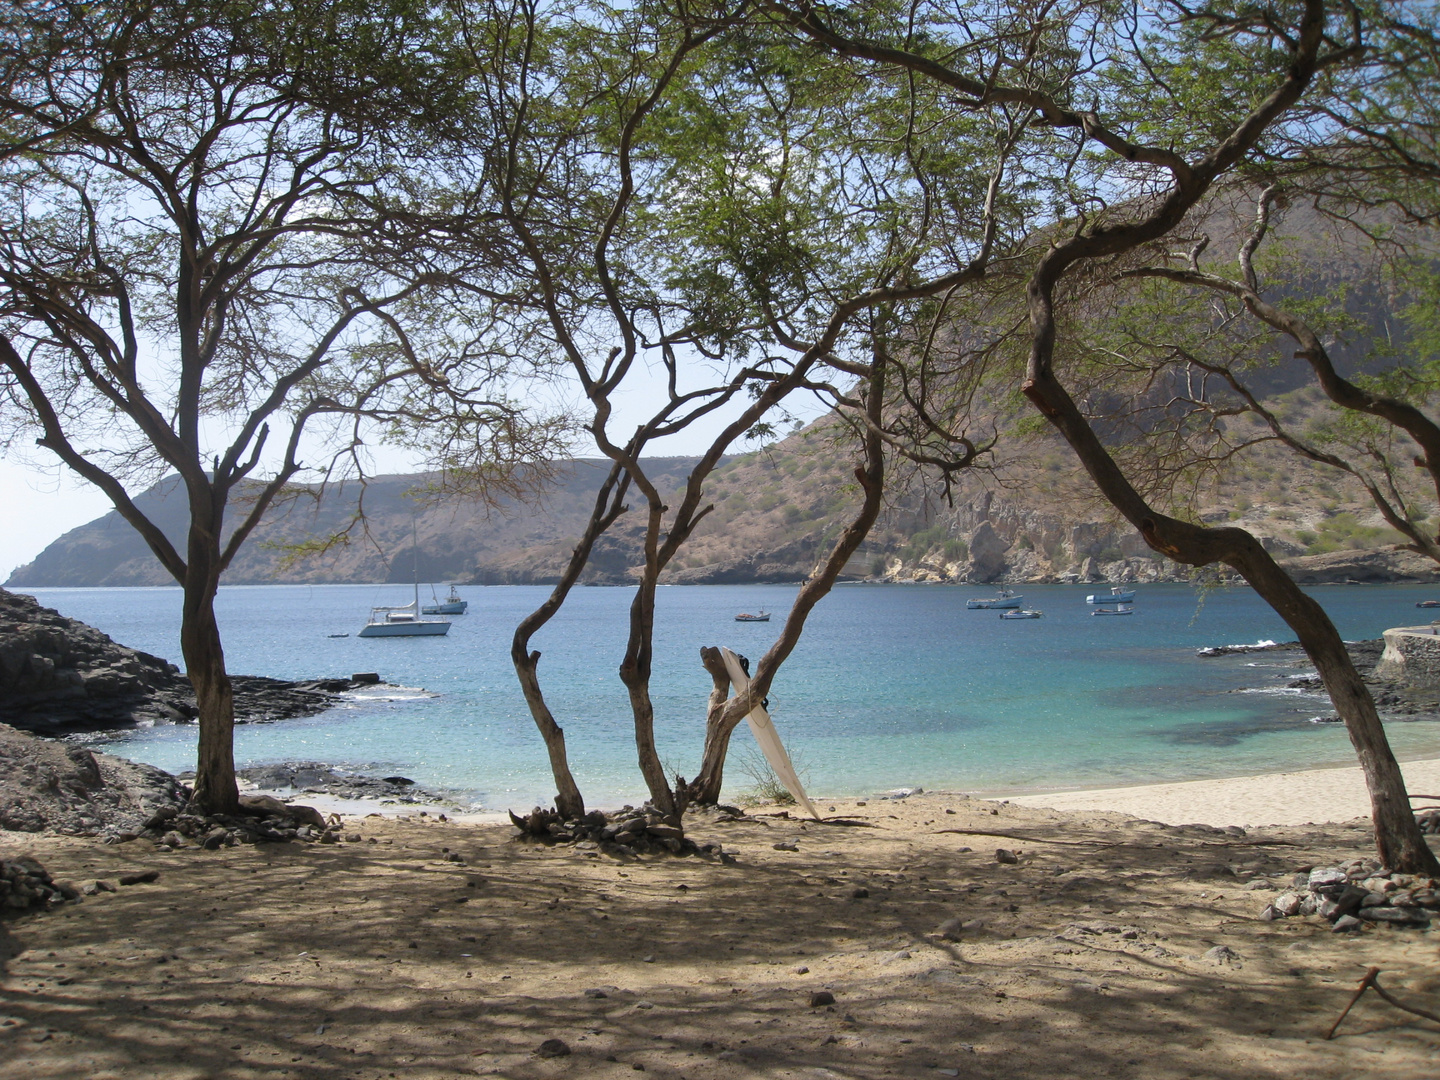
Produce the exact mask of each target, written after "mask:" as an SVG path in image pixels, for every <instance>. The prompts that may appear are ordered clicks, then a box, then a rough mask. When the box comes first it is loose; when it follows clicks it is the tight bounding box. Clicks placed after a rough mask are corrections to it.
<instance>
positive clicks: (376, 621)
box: [359, 518, 450, 637]
mask: <svg viewBox="0 0 1440 1080" xmlns="http://www.w3.org/2000/svg"><path fill="white" fill-rule="evenodd" d="M410 532H411V536H412V537H413V540H414V551H415V565H414V570H413V575H412V576H413V578H414V584H415V599H414V600H413V601H412V602H411V603H408V604H405V605H403V606H399V607H372V608H371V609H370V621H369V622H367V623H366V624H365V628H364V629H363V630H361V631H360V635H359V636H360V637H436V636H439V635H441V634H448V633H449V632H450V620H449V619H422V618H421V617H420V534H419V532H418V531H417V529H416V526H415V519H414V518H411V519H410Z"/></svg>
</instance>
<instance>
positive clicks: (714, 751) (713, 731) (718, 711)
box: [689, 645, 735, 806]
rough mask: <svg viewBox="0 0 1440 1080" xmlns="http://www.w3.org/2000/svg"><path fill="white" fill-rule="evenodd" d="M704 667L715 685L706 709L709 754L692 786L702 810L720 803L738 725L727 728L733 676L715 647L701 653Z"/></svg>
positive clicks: (693, 794) (705, 757)
mask: <svg viewBox="0 0 1440 1080" xmlns="http://www.w3.org/2000/svg"><path fill="white" fill-rule="evenodd" d="M700 663H701V664H702V665H703V666H704V668H705V670H706V671H708V672H709V673H710V678H711V680H712V681H713V682H714V686H713V688H712V689H711V690H710V701H709V704H708V705H707V706H706V708H705V751H704V753H703V754H702V755H701V758H700V773H699V775H698V776H696V777H695V779H694V780H692V781H691V782H690V790H689V795H690V801H691V802H692V803H695V804H696V805H699V806H714V805H715V804H716V803H718V802H719V801H720V787H721V785H722V784H723V782H724V779H725V755H726V754H727V753H728V752H729V750H730V734H731V732H733V731H734V730H735V725H734V724H731V725H729V726H728V727H727V726H726V725H725V723H724V722H723V721H724V718H725V702H726V700H727V699H728V698H729V697H730V673H729V672H728V671H726V670H725V661H724V660H723V659H721V657H720V650H719V649H717V648H715V646H713V645H706V646H704V647H702V648H701V649H700Z"/></svg>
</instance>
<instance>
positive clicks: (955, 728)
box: [34, 585, 1440, 808]
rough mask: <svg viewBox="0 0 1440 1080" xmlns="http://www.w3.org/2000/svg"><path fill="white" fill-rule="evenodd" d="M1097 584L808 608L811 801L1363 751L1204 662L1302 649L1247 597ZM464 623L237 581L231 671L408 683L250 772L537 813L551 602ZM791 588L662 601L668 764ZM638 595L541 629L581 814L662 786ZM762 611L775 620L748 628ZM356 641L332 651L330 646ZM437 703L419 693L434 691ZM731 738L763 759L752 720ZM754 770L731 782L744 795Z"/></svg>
mask: <svg viewBox="0 0 1440 1080" xmlns="http://www.w3.org/2000/svg"><path fill="white" fill-rule="evenodd" d="M1095 588H1096V586H1063V585H1051V586H1030V587H1028V588H1026V589H1025V590H1023V591H1024V594H1025V599H1026V606H1027V607H1038V608H1040V609H1042V610H1044V612H1045V618H1043V619H1039V620H1033V621H1011V622H1005V621H1001V620H1000V619H999V618H998V617H997V614H996V613H995V612H993V611H969V610H966V608H965V601H966V599H967V598H969V597H972V596H977V595H988V594H989V592H990V591H989V590H987V589H986V588H984V587H978V588H970V587H936V586H904V585H864V586H841V587H839V588H837V589H836V590H835V591H834V593H832V594H831V596H829V597H828V598H826V599H825V600H824V601H823V602H822V603H821V605H820V607H819V608H818V609H817V610H816V612H815V614H814V615H813V617H812V618H811V621H810V625H809V628H808V629H807V631H806V634H805V636H804V638H803V639H802V641H801V644H800V646H799V648H798V649H797V650H796V652H795V654H794V655H793V656H792V658H791V659H790V660H789V662H788V663H787V664H786V666H785V668H784V669H783V670H782V672H781V674H780V677H779V679H778V680H777V681H776V683H775V686H774V688H773V690H772V691H771V695H770V697H771V711H772V713H773V715H774V718H775V723H776V726H777V727H778V729H779V731H780V734H781V737H782V738H783V739H784V740H785V742H786V744H787V746H788V747H789V748H790V749H791V752H792V754H793V756H794V757H795V758H796V760H797V763H798V764H799V765H800V767H801V769H802V771H803V772H804V773H805V774H806V779H807V782H808V785H809V786H810V787H811V789H812V790H815V791H817V792H822V793H825V794H830V795H846V794H861V793H868V792H874V791H878V790H883V789H886V788H892V787H898V786H902V785H907V786H908V785H921V786H924V787H936V788H951V789H960V790H967V791H1007V792H1013V791H1023V790H1044V789H1055V788H1067V787H1094V786H1110V785H1119V784H1130V783H1145V782H1151V781H1161V780H1176V779H1191V778H1197V777H1211V776H1234V775H1245V774H1249V773H1256V772H1267V771H1275V770H1281V769H1292V768H1306V767H1313V766H1319V765H1327V764H1345V763H1351V762H1353V760H1354V757H1353V754H1352V752H1351V749H1350V746H1349V742H1348V740H1347V739H1346V736H1345V732H1344V729H1343V727H1341V726H1340V725H1338V724H1315V723H1310V722H1308V720H1309V718H1310V717H1313V716H1317V715H1322V714H1328V713H1329V712H1330V708H1329V702H1328V700H1326V699H1325V698H1324V696H1323V695H1317V694H1308V693H1298V692H1295V691H1286V690H1285V689H1284V688H1283V687H1284V680H1285V679H1287V678H1290V677H1293V676H1294V675H1295V674H1296V673H1297V672H1296V669H1294V668H1293V667H1278V666H1276V665H1275V662H1274V661H1273V660H1267V657H1266V656H1265V654H1259V655H1250V656H1243V655H1242V656H1232V657H1224V658H1219V659H1200V658H1197V657H1196V656H1195V650H1196V648H1197V647H1201V646H1206V645H1216V644H1233V643H1250V642H1255V641H1256V640H1259V639H1274V640H1278V641H1285V640H1290V639H1291V638H1292V637H1293V635H1292V634H1290V633H1288V632H1287V628H1286V627H1285V626H1284V624H1283V623H1282V622H1281V621H1280V619H1279V618H1278V617H1277V616H1275V615H1274V614H1273V613H1272V612H1271V611H1270V610H1269V608H1267V607H1266V606H1265V605H1264V604H1263V602H1261V601H1260V600H1259V599H1258V598H1257V597H1256V596H1255V595H1254V594H1253V593H1252V592H1250V591H1249V590H1248V589H1243V588H1242V589H1219V590H1212V591H1209V592H1206V593H1204V594H1203V595H1202V594H1200V593H1198V592H1197V591H1196V590H1195V589H1193V588H1191V587H1189V586H1186V585H1159V586H1154V585H1152V586H1142V587H1141V588H1140V594H1139V597H1138V599H1137V602H1136V609H1137V613H1136V614H1135V615H1134V616H1133V617H1131V618H1122V619H1105V618H1098V619H1097V618H1092V617H1091V616H1090V613H1089V609H1088V608H1087V607H1086V605H1085V602H1084V599H1085V594H1086V593H1087V592H1090V591H1094V589H1095ZM462 591H463V592H464V593H465V595H466V596H467V597H468V598H469V600H470V610H469V613H468V614H466V615H463V616H456V617H455V618H454V626H453V628H452V630H451V632H450V634H449V635H448V636H447V637H443V638H416V639H403V638H389V639H385V638H382V639H364V638H358V637H355V636H354V633H355V631H357V630H359V628H360V627H361V625H363V623H364V619H365V616H366V614H367V611H368V609H369V607H370V605H371V604H378V603H404V602H406V601H407V600H408V599H409V596H408V590H406V589H404V588H401V587H396V586H372V585H336V586H264V587H242V588H227V589H223V590H221V593H220V597H219V600H218V604H217V607H218V611H219V618H220V624H221V630H222V633H223V635H224V639H225V644H226V658H227V662H228V664H229V667H230V670H231V671H235V672H243V673H246V674H255V675H272V676H277V677H281V678H296V679H299V678H314V677H323V676H337V675H348V674H350V673H351V672H356V671H378V672H379V673H380V674H381V675H382V676H383V677H384V678H385V679H386V680H388V681H389V682H392V683H396V684H400V685H401V686H404V687H407V688H410V689H408V690H406V691H404V692H402V693H399V694H394V695H388V696H384V695H382V696H381V697H379V698H362V699H357V700H355V701H352V702H349V703H347V705H346V706H344V707H342V708H339V709H335V710H332V711H330V712H327V713H325V714H322V715H321V716H317V717H312V718H310V719H307V720H298V721H286V722H282V723H276V724H263V725H247V726H245V727H242V728H240V729H238V730H237V733H236V755H237V759H238V760H239V761H240V762H241V763H242V764H262V763H265V762H273V761H285V760H319V761H327V762H331V763H334V764H338V765H346V766H352V767H361V768H366V769H369V768H379V769H383V770H384V771H385V772H387V773H389V772H399V773H403V774H404V775H406V776H409V777H412V778H413V779H415V780H416V781H418V782H420V783H422V784H426V785H429V786H434V787H439V788H444V789H447V790H450V791H454V792H457V793H460V794H461V795H463V796H464V797H465V798H466V799H469V800H472V801H474V802H475V803H477V804H479V805H483V806H487V807H495V808H499V807H505V806H511V807H528V806H530V805H532V804H534V803H535V802H539V801H544V800H546V799H548V797H549V795H550V792H551V790H552V789H551V787H550V784H549V779H548V770H547V766H546V761H545V756H544V752H543V747H542V745H541V743H540V740H539V736H538V734H537V733H536V731H535V728H534V725H533V723H532V721H531V720H530V717H529V713H528V712H527V711H526V709H525V705H524V702H523V699H522V698H521V696H520V692H519V689H518V687H517V685H516V682H515V674H514V671H513V669H512V668H511V666H510V660H509V643H510V637H511V634H512V632H513V629H514V626H515V624H516V622H517V621H518V620H519V619H520V618H521V617H522V616H523V615H525V614H526V613H528V612H529V611H530V610H531V609H532V608H533V607H534V606H535V605H536V604H538V603H539V602H540V601H541V600H542V599H543V597H544V596H545V595H546V594H547V591H548V590H546V589H543V588H539V587H527V586H509V587H495V588H478V587H477V588H470V589H464V590H462ZM794 592H795V588H794V587H793V586H768V585H755V586H675V587H670V588H662V589H661V590H660V592H659V596H658V611H657V631H656V655H655V677H654V686H653V694H654V699H655V704H656V709H657V714H658V715H657V723H656V737H657V741H658V743H659V746H660V750H661V755H662V758H663V759H664V760H665V761H666V762H667V763H668V764H669V766H670V767H671V769H672V770H673V771H678V772H680V773H681V774H683V775H685V776H692V775H693V774H694V772H695V769H696V763H697V762H698V760H699V756H700V746H701V740H702V738H703V733H704V716H705V701H706V695H707V694H708V692H709V686H710V680H709V677H708V676H707V675H706V674H705V673H704V671H703V670H702V669H701V667H700V664H699V659H698V649H699V648H700V646H702V645H728V646H730V647H732V648H734V649H735V650H736V651H738V652H741V653H743V654H746V655H748V656H750V657H752V658H758V657H759V655H760V654H761V653H763V652H764V650H765V649H766V648H767V647H768V646H769V644H770V643H771V641H772V640H773V639H774V637H775V634H776V633H777V632H778V630H779V627H780V623H779V621H778V620H779V619H780V618H781V617H782V615H783V613H784V612H785V611H786V610H787V608H788V606H789V603H790V600H791V598H792V597H793V596H794ZM1311 592H1312V595H1314V596H1315V597H1316V598H1317V599H1319V600H1320V602H1321V603H1323V604H1324V605H1325V607H1326V609H1327V610H1328V611H1329V612H1330V614H1331V616H1332V618H1334V619H1335V621H1336V624H1337V625H1338V626H1339V628H1340V631H1341V633H1342V634H1343V635H1344V636H1345V637H1347V638H1350V639H1358V638H1369V637H1378V636H1379V634H1380V632H1381V630H1383V629H1384V628H1386V627H1389V626H1397V625H1407V624H1411V623H1414V622H1417V621H1419V618H1418V616H1419V613H1417V612H1416V610H1415V608H1414V603H1415V601H1416V600H1417V599H1422V598H1428V597H1430V596H1431V595H1434V594H1435V592H1436V590H1435V589H1434V588H1433V587H1429V588H1427V587H1424V586H1383V587H1381V586H1376V587H1367V586H1345V587H1333V588H1317V589H1314V590H1311ZM34 593H35V595H37V596H38V597H39V598H40V600H41V601H42V602H43V603H45V604H47V605H49V606H51V607H55V608H57V609H59V610H60V611H61V612H62V613H63V614H65V615H70V616H73V617H75V618H79V619H83V620H85V621H86V622H89V623H92V624H94V625H96V626H98V627H100V628H101V629H102V630H104V631H105V632H106V633H108V634H110V635H111V636H112V637H114V638H115V639H116V640H117V641H121V642H124V643H125V644H127V645H131V646H133V647H135V648H140V649H144V650H146V651H149V652H153V653H157V654H159V655H161V656H166V657H170V658H172V659H174V658H178V656H179V645H178V633H179V629H178V628H179V613H180V595H179V591H178V590H176V589H37V590H34ZM632 595H633V591H632V590H631V589H627V588H585V589H577V590H575V592H574V593H573V594H572V596H571V599H570V601H569V602H568V604H567V605H566V608H565V609H564V611H563V612H562V613H561V614H560V615H559V616H558V617H557V618H556V619H555V620H553V621H552V622H551V624H550V625H549V626H548V627H547V628H546V629H545V631H544V632H543V633H542V634H540V635H538V636H537V638H536V639H535V647H536V648H539V649H541V650H542V652H543V653H544V658H543V660H542V661H541V665H540V677H541V680H542V683H543V685H544V686H545V688H546V691H547V693H548V695H549V698H550V702H551V707H552V709H553V710H554V712H555V715H556V717H557V718H558V719H559V720H560V722H561V724H562V725H563V726H564V728H565V730H566V734H567V739H568V745H569V748H570V754H571V761H572V764H573V767H574V769H575V773H576V778H577V780H578V781H579V783H580V786H581V790H582V792H583V793H584V794H585V796H586V798H587V800H588V801H589V802H591V803H592V804H596V805H601V806H605V805H614V804H616V803H619V802H622V801H632V800H635V799H636V798H638V797H642V796H643V785H642V783H641V781H640V778H639V774H638V772H637V770H636V768H635V765H634V750H633V743H632V741H631V720H630V713H629V708H628V704H627V699H626V695H625V691H624V688H623V686H622V685H621V684H620V682H619V680H618V678H617V677H616V674H615V671H616V668H617V667H618V665H619V662H620V657H621V653H622V651H623V647H624V633H625V627H626V609H627V606H628V604H629V602H630V598H631V596H632ZM759 607H764V608H766V609H768V610H770V611H772V612H774V613H775V616H776V619H777V621H775V622H771V623H751V624H746V623H736V622H734V621H733V616H734V614H735V613H736V612H738V611H753V610H755V609H756V608H759ZM338 633H349V634H350V635H351V636H349V637H342V638H332V637H329V636H327V635H330V634H338ZM421 691H424V693H422V692H421ZM1388 730H1389V732H1390V738H1391V741H1392V744H1393V745H1394V746H1395V749H1396V752H1397V754H1399V755H1400V756H1402V757H1421V756H1432V755H1440V724H1437V723H1431V722H1410V723H1393V724H1391V725H1389V727H1388ZM194 740H195V731H194V729H193V728H190V727H163V728H153V729H145V730H142V731H138V732H134V733H129V734H125V735H122V736H119V737H114V738H111V739H109V740H107V742H108V743H109V745H107V747H106V749H108V750H110V751H111V752H113V753H119V754H123V755H126V756H128V757H132V758H135V759H137V760H141V761H148V762H151V763H153V764H156V765H159V766H161V767H162V768H166V769H171V770H176V771H179V770H183V769H186V768H190V767H193V761H194V758H193V754H194ZM736 745H737V749H738V750H740V751H741V752H743V751H744V750H745V749H746V748H747V747H748V746H749V745H751V744H750V740H749V736H748V733H747V732H746V730H745V728H744V726H743V725H742V728H741V730H740V732H739V733H737V743H736ZM749 782H750V781H749V779H748V778H747V777H745V776H744V775H742V774H739V773H738V772H737V771H736V770H734V769H733V768H732V770H731V775H730V776H729V777H728V783H727V794H731V795H733V794H735V793H736V792H737V791H739V790H741V789H743V788H744V787H745V786H746V785H747V784H748V783H749Z"/></svg>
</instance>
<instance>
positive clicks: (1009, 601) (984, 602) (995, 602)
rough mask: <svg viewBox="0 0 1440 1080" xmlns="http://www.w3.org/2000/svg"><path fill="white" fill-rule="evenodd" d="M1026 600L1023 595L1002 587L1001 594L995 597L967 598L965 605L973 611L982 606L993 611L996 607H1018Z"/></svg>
mask: <svg viewBox="0 0 1440 1080" xmlns="http://www.w3.org/2000/svg"><path fill="white" fill-rule="evenodd" d="M1024 600H1025V598H1024V597H1023V596H1016V595H1015V594H1014V593H1012V592H1011V591H1010V590H1009V589H1001V590H1000V594H999V595H998V596H996V597H994V598H986V599H981V600H966V601H965V606H966V607H967V608H969V609H970V610H971V611H975V610H977V609H981V608H983V609H987V610H991V611H993V610H994V609H995V608H1018V607H1020V606H1021V605H1022V604H1023V603H1024Z"/></svg>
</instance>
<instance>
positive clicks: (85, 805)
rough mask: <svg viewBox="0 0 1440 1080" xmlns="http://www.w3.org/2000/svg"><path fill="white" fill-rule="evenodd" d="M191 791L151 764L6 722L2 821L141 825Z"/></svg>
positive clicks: (14, 826)
mask: <svg viewBox="0 0 1440 1080" xmlns="http://www.w3.org/2000/svg"><path fill="white" fill-rule="evenodd" d="M189 797H190V793H189V791H188V790H186V788H185V787H184V786H183V785H182V784H181V783H180V781H178V780H177V779H176V778H175V777H173V776H171V775H170V774H169V773H167V772H163V771H161V770H160V769H157V768H155V767H154V766H151V765H142V764H139V763H138V762H133V761H126V760H125V759H124V758H117V757H112V756H111V755H109V754H99V753H95V752H93V751H91V750H88V749H86V748H85V747H83V746H75V745H71V744H66V743H59V742H51V741H50V740H48V739H37V738H35V737H34V736H33V735H27V734H25V733H24V732H22V731H16V730H15V729H14V728H12V727H9V726H7V725H5V724H0V829H3V830H9V831H12V832H54V833H63V834H66V835H70V836H99V835H102V834H105V833H108V832H112V831H115V830H127V829H128V830H131V831H138V830H140V829H141V828H143V827H144V823H145V822H146V821H147V820H148V819H150V818H151V817H153V816H154V815H155V814H156V812H158V811H160V810H162V809H171V810H173V809H175V808H178V807H180V806H182V805H184V803H185V802H186V801H187V800H188V799H189Z"/></svg>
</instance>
